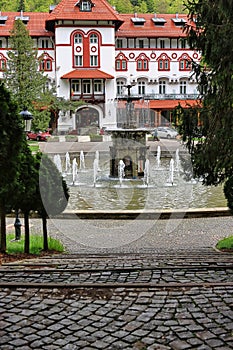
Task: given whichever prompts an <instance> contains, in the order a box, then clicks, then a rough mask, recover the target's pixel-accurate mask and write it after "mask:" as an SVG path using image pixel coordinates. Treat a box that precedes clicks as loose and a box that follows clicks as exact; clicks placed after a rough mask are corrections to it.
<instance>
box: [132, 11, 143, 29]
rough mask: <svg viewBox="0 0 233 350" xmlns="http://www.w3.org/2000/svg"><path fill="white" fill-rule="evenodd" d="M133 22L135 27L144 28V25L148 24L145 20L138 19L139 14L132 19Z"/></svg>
mask: <svg viewBox="0 0 233 350" xmlns="http://www.w3.org/2000/svg"><path fill="white" fill-rule="evenodd" d="M131 21H132V22H133V24H134V25H135V26H143V25H144V23H145V22H146V20H145V18H143V17H138V16H137V13H135V14H134V17H132V18H131Z"/></svg>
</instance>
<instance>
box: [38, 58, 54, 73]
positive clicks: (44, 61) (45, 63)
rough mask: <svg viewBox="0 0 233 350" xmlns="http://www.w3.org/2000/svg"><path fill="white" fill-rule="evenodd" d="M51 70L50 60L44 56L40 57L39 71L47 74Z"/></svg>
mask: <svg viewBox="0 0 233 350" xmlns="http://www.w3.org/2000/svg"><path fill="white" fill-rule="evenodd" d="M51 70H52V58H51V57H50V56H49V55H47V54H44V55H43V56H41V57H40V71H44V72H49V71H51Z"/></svg>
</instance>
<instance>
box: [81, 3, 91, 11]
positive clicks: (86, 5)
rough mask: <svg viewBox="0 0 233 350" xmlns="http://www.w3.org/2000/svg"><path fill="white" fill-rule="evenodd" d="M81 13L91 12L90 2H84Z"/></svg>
mask: <svg viewBox="0 0 233 350" xmlns="http://www.w3.org/2000/svg"><path fill="white" fill-rule="evenodd" d="M80 11H83V12H89V11H91V3H90V2H89V1H82V2H81V4H80Z"/></svg>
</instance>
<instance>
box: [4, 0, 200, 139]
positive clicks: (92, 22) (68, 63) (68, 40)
mask: <svg viewBox="0 0 233 350" xmlns="http://www.w3.org/2000/svg"><path fill="white" fill-rule="evenodd" d="M18 17H20V18H21V19H22V20H23V21H24V23H25V25H26V26H27V28H28V30H29V33H30V35H31V36H32V38H33V39H34V41H35V46H36V47H37V48H38V54H39V55H40V56H41V55H43V62H42V65H41V69H43V70H44V72H45V74H47V75H48V79H49V81H51V82H52V81H53V82H55V84H56V88H57V95H58V96H60V97H64V98H65V99H70V100H82V101H83V105H82V106H81V107H80V108H78V110H77V111H76V113H74V114H72V115H70V113H67V114H64V113H62V112H61V113H60V117H59V119H58V121H57V125H55V126H54V128H57V130H58V132H60V133H66V132H73V133H87V132H91V130H92V129H94V128H96V127H100V128H101V127H103V126H106V127H115V126H117V125H121V123H122V122H123V119H124V116H122V114H123V110H121V109H120V108H119V109H118V113H116V106H118V105H119V104H120V105H122V102H120V103H118V101H119V99H120V100H121V99H122V97H124V96H126V94H127V89H126V88H125V86H127V85H130V86H132V88H131V89H130V93H131V95H132V96H133V98H134V100H135V101H136V102H135V114H134V116H135V120H136V123H137V125H138V126H140V127H142V126H149V127H153V126H157V125H160V124H164V123H167V122H170V121H171V110H172V109H173V108H174V107H175V106H177V105H178V103H180V104H181V105H182V106H185V105H187V104H194V103H195V100H196V98H197V88H196V83H195V81H194V79H193V78H192V73H191V65H190V61H191V60H194V61H198V60H200V53H198V52H194V51H193V50H190V48H189V47H188V45H187V40H186V34H185V33H184V31H183V27H184V24H185V23H186V21H187V17H186V16H185V15H178V14H176V15H170V14H169V15H168V14H166V15H156V14H140V15H139V14H123V15H122V14H118V13H117V12H116V11H115V10H114V9H113V8H112V7H111V6H110V5H109V4H108V3H107V2H106V1H105V0H93V1H92V0H79V1H77V0H61V1H60V3H59V4H58V5H57V6H56V7H54V8H53V9H52V10H51V11H50V12H49V13H23V14H22V13H21V14H20V13H12V12H8V13H1V16H0V74H2V73H1V71H3V70H4V69H5V67H6V66H7V51H8V50H9V49H10V48H9V44H8V42H9V35H10V30H11V29H12V27H13V22H14V20H15V19H16V18H18ZM122 118H123V119H122Z"/></svg>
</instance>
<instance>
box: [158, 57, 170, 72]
mask: <svg viewBox="0 0 233 350" xmlns="http://www.w3.org/2000/svg"><path fill="white" fill-rule="evenodd" d="M158 70H160V71H161V70H166V71H168V70H170V58H169V57H168V56H167V55H166V54H165V53H164V54H162V55H160V56H159V57H158Z"/></svg>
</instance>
